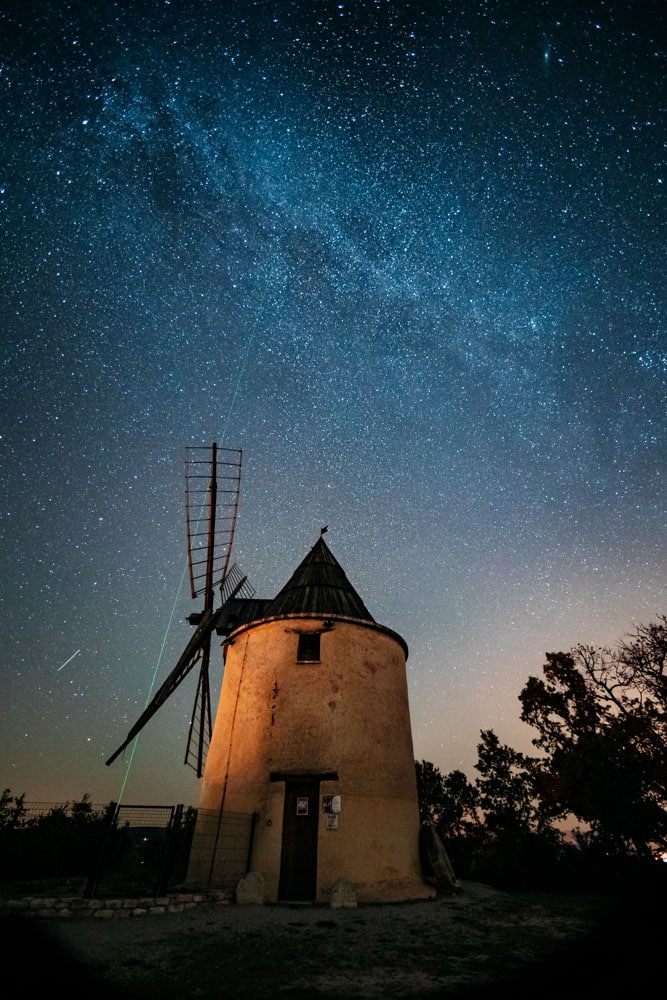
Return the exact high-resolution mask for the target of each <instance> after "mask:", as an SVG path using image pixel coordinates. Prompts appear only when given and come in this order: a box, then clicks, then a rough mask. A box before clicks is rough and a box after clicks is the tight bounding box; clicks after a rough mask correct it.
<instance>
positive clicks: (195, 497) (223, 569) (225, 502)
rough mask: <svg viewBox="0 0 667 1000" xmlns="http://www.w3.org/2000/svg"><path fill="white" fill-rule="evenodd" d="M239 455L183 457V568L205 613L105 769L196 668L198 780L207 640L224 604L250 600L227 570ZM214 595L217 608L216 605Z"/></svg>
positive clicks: (196, 450) (205, 729)
mask: <svg viewBox="0 0 667 1000" xmlns="http://www.w3.org/2000/svg"><path fill="white" fill-rule="evenodd" d="M242 457H243V456H242V451H241V450H240V449H232V448H218V446H217V444H215V443H214V444H212V445H210V446H193V447H189V448H187V449H186V456H185V514H186V526H187V549H188V568H189V574H190V591H191V594H192V597H193V599H196V598H198V597H203V600H204V607H203V610H202V611H201V612H197V613H195V614H192V615H190V616H189V617H188V622H189V623H190V624H191V625H194V626H195V632H194V634H193V635H192V637H191V638H190V641H189V642H188V643H187V645H186V647H185V649H184V650H183V652H182V653H181V656H180V657H179V659H178V662H177V664H176V666H175V667H174V669H173V670H172V671H171V673H170V674H169V676H168V677H167V678H166V680H165V681H164V683H163V684H162V686H161V687H160V688H159V690H158V691H157V693H156V694H155V696H154V697H153V698H152V700H151V701H150V702H149V703H148V705H147V706H146V708H145V709H144V711H143V712H142V714H141V715H140V716H139V718H138V720H137V722H136V723H135V724H134V726H133V727H132V728H131V729H130V731H129V733H128V735H127V737H126V739H125V740H124V742H123V743H121V745H120V746H119V747H118V749H117V750H116V751H115V753H113V754H112V755H111V757H109V759H108V760H107V762H106V763H107V765H109V764H112V763H113V762H114V760H116V758H117V757H118V756H119V755H120V754H121V753H122V752H123V750H125V748H126V747H127V746H128V745H129V744H130V743H131V742H132V740H134V739H135V738H136V737H137V736H138V735H139V733H140V732H141V730H142V729H143V728H144V726H145V725H146V723H147V722H148V721H149V719H151V718H152V717H153V716H154V715H155V713H156V712H157V711H158V709H159V708H161V707H162V705H164V703H165V702H166V701H167V699H168V698H169V697H170V696H171V695H172V694H173V693H174V691H175V690H176V688H177V687H178V686H179V684H180V683H181V682H182V681H183V680H184V679H185V677H187V675H188V674H189V673H190V672H191V671H192V670H193V669H194V667H196V666H199V677H198V681H197V693H196V695H195V701H194V706H193V710H192V719H191V722H190V727H189V731H188V741H187V747H186V751H185V764H187V765H188V766H190V767H192V768H193V770H195V771H196V772H197V777H201V775H202V773H203V768H204V761H205V758H206V752H207V750H208V746H209V742H210V739H211V728H212V727H211V693H210V682H209V666H210V658H211V636H212V635H213V632H214V631H215V628H216V625H217V624H218V621H219V620H220V618H221V617H222V616H223V615H224V613H225V610H226V608H227V606H228V605H229V603H230V602H231V601H232V600H233V599H234V598H235V597H238V596H243V597H252V596H253V595H254V590H253V589H252V587H250V585H249V584H248V582H247V577H245V576H243V574H242V573H241V571H240V570H239V569H238V567H237V566H236V564H231V565H230V560H231V552H232V544H233V541H234V531H235V528H236V517H237V513H238V504H239V492H240V484H241V465H242ZM216 589H217V590H219V592H220V595H221V599H222V605H221V606H220V607H219V608H217V610H216V609H215V607H214V604H215V591H216Z"/></svg>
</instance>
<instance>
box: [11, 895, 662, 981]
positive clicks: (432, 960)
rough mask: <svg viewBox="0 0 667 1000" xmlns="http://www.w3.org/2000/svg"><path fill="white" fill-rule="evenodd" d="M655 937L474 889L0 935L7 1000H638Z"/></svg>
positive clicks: (608, 918)
mask: <svg viewBox="0 0 667 1000" xmlns="http://www.w3.org/2000/svg"><path fill="white" fill-rule="evenodd" d="M633 906H635V909H636V911H637V912H632V908H633ZM664 929H665V925H664V919H663V918H661V919H660V920H658V919H656V917H655V915H653V914H649V912H648V910H647V909H646V907H645V906H643V908H642V906H640V905H636V904H632V903H629V902H627V901H626V902H624V903H623V904H622V905H621V904H619V901H617V900H616V901H614V900H612V899H611V898H610V897H603V896H592V895H579V894H574V893H508V892H500V891H497V890H495V889H492V888H490V887H489V886H484V885H481V884H479V883H472V882H464V883H463V885H462V891H461V892H459V893H457V894H455V895H451V896H441V897H438V898H437V899H435V900H429V901H419V902H411V903H399V904H384V905H365V906H359V907H356V908H350V909H335V910H333V909H330V908H329V907H327V906H292V905H268V906H239V905H236V904H230V905H227V906H225V905H221V904H218V905H212V906H211V907H210V908H209V907H204V908H198V909H194V910H189V911H186V912H184V913H174V914H164V915H160V916H153V917H145V918H130V919H126V920H120V919H115V920H98V919H95V918H90V917H89V918H68V919H61V920H57V919H49V920H39V919H30V918H25V917H24V918H13V919H11V920H7V921H6V922H5V926H4V928H3V933H2V937H1V940H2V941H3V949H4V950H5V957H4V960H3V982H4V985H5V987H8V986H10V987H12V992H10V991H9V990H8V994H7V995H12V993H14V992H16V991H17V990H18V989H21V990H22V991H23V992H26V991H27V994H28V996H30V995H36V994H37V993H38V992H40V993H41V992H44V991H46V990H47V989H48V990H49V992H57V993H58V992H60V988H61V987H62V988H63V989H64V990H65V996H66V997H67V998H68V1000H71V998H76V997H79V996H81V997H83V996H84V995H85V996H86V997H88V998H92V1000H106V998H108V997H114V998H116V997H118V996H123V997H124V998H127V1000H139V998H141V1000H150V995H151V994H153V995H155V996H156V997H157V996H159V998H160V1000H177V998H178V1000H188V998H202V1000H208V998H213V997H215V998H218V997H220V998H225V1000H241V998H243V1000H249V998H256V997H257V998H261V997H284V998H285V1000H299V998H300V1000H316V998H319V1000H334V998H338V1000H358V998H361V997H364V998H368V1000H384V998H404V1000H417V998H420V1000H421V998H424V1000H425V998H428V997H431V998H438V997H443V998H444V997H460V998H467V997H470V998H474V997H480V998H481V997H495V996H498V997H500V996H512V997H513V998H514V1000H516V998H523V997H526V998H527V997H531V1000H535V998H539V1000H546V998H552V997H553V998H555V997H557V996H558V997H560V998H565V1000H572V998H575V997H586V998H587V1000H596V998H597V997H604V998H605V1000H606V998H608V997H616V996H618V997H627V996H628V995H630V996H632V995H634V996H642V995H648V989H649V985H648V984H649V983H650V981H651V978H652V975H651V973H652V971H653V972H655V971H656V970H657V969H658V960H660V961H662V955H663V953H664ZM639 948H641V954H642V958H641V960H639V959H638V956H637V950H638V949H639ZM651 955H653V957H654V960H655V968H653V965H652V962H651V960H650V957H651ZM647 957H648V961H647ZM644 982H645V984H646V985H645V986H643V983H644ZM644 989H646V991H647V992H646V993H644Z"/></svg>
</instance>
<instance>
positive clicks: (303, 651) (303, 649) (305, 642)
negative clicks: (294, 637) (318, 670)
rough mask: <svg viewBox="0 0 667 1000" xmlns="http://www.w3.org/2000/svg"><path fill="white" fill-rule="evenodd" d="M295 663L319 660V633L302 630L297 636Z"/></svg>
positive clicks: (316, 661) (317, 661)
mask: <svg viewBox="0 0 667 1000" xmlns="http://www.w3.org/2000/svg"><path fill="white" fill-rule="evenodd" d="M296 662H297V663H319V662H320V633H319V632H302V633H301V635H300V636H299V648H298V649H297V653H296Z"/></svg>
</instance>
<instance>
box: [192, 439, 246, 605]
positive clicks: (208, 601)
mask: <svg viewBox="0 0 667 1000" xmlns="http://www.w3.org/2000/svg"><path fill="white" fill-rule="evenodd" d="M242 461H243V452H242V450H241V449H240V448H219V447H218V446H217V445H216V444H213V445H192V446H189V447H187V448H186V450H185V519H186V528H187V541H188V567H189V571H190V592H191V594H192V597H193V599H194V598H196V597H199V596H200V595H202V594H203V595H204V598H205V605H206V606H207V607H211V608H212V607H213V601H212V593H211V591H212V590H213V589H214V588H215V587H221V586H222V584H223V582H224V580H225V578H226V576H227V570H228V568H229V559H230V556H231V552H232V545H233V543H234V530H235V528H236V516H237V513H238V506H239V493H240V489H241V465H242Z"/></svg>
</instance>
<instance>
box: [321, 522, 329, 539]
mask: <svg viewBox="0 0 667 1000" xmlns="http://www.w3.org/2000/svg"><path fill="white" fill-rule="evenodd" d="M328 530H329V525H328V524H325V525H324V527H323V528H320V537H322V535H323V534H324V532H325V531H328Z"/></svg>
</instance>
